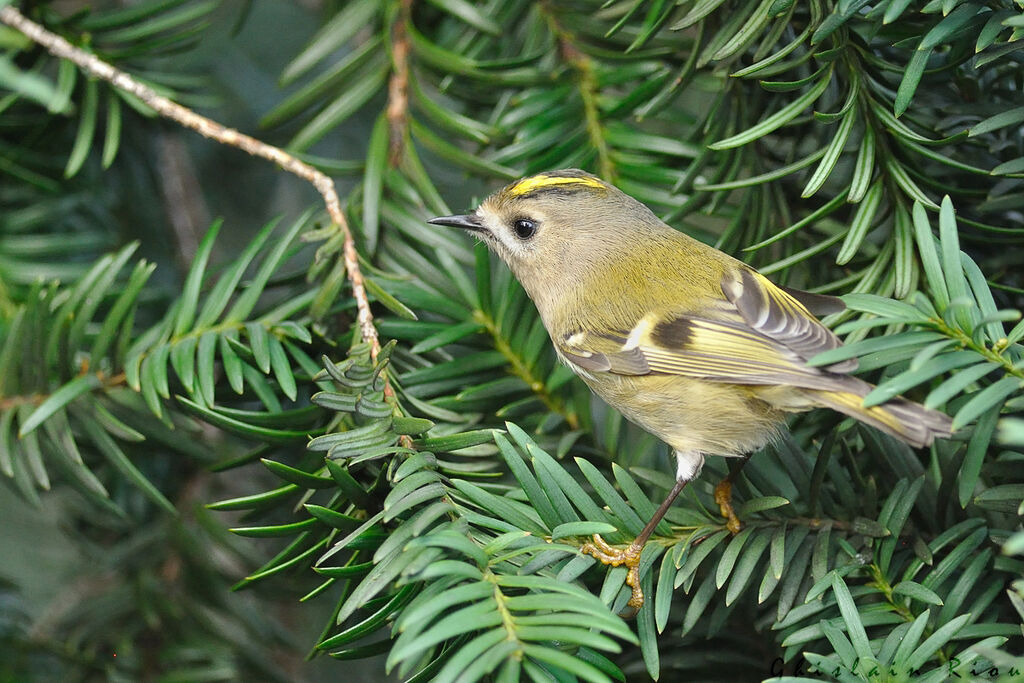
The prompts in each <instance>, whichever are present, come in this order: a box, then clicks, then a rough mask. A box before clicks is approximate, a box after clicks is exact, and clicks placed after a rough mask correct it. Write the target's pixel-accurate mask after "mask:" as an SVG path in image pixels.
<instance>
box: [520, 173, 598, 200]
mask: <svg viewBox="0 0 1024 683" xmlns="http://www.w3.org/2000/svg"><path fill="white" fill-rule="evenodd" d="M556 185H587V186H588V187H596V188H599V189H604V184H603V183H602V182H601V181H600V180H598V179H597V178H567V177H565V176H543V175H538V176H533V177H532V178H525V179H523V180H520V181H519V182H518V183H516V184H515V185H513V186H512V187H511V188H509V190H508V194H509V196H512V197H519V196H521V195H524V194H527V193H529V192H534V191H536V190H540V189H542V188H545V187H554V186H556Z"/></svg>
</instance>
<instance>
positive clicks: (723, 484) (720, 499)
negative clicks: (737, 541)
mask: <svg viewBox="0 0 1024 683" xmlns="http://www.w3.org/2000/svg"><path fill="white" fill-rule="evenodd" d="M715 502H716V503H718V509H719V511H720V512H721V513H722V516H723V517H725V520H726V521H725V528H726V529H728V530H729V531H731V532H732V533H734V534H738V533H739V532H740V529H742V528H743V524H742V523H740V518H739V517H737V516H736V511H735V510H733V509H732V482H731V481H729V478H728V477H726V478H725V479H723V480H722V481H720V482H718V486H716V487H715Z"/></svg>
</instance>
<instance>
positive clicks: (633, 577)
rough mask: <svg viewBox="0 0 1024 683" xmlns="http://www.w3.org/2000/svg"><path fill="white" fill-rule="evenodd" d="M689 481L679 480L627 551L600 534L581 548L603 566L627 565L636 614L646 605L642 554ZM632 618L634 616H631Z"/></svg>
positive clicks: (627, 581)
mask: <svg viewBox="0 0 1024 683" xmlns="http://www.w3.org/2000/svg"><path fill="white" fill-rule="evenodd" d="M689 481H690V480H689V479H681V480H680V479H677V480H676V483H675V486H673V487H672V490H671V491H669V492H668V496H667V497H666V498H665V500H664V502H662V504H661V505H660V506H658V509H657V510H655V512H654V516H653V517H651V521H649V522H647V526H645V527H644V528H643V530H642V531H641V532H640V535H639V536H637V537H636V538H635V539H634V540H633V542H632V543H630V544H629V546H628V547H627V548H626V549H625V550H619V549H618V548H613V547H612V546H610V545H608V543H606V542H605V540H604V539H603V538H601V536H600V534H594V542H593V543H584V544H583V546H582V547H580V552H583V553H586V554H587V555H592V556H594V557H596V558H597V559H598V560H599V561H600V562H601V563H602V564H607V565H611V566H612V567H618V566H619V565H626V567H628V568H629V572H628V573H627V574H626V585H627V586H629V587H630V589H631V590H632V591H633V594H632V595H631V596H630V598H629V602H627V603H626V605H627V606H628V607H630V608H631V609H632V610H633V612H632V614H636V612H637V611H638V610H639V609H640V607H641V606H642V605H643V604H644V592H643V591H642V590H641V589H640V553H641V552H643V549H644V546H645V545H647V539H649V538H650V537H651V534H653V533H654V528H655V527H657V526H658V523H659V522H661V519H662V517H664V516H665V513H666V512H668V509H669V507H670V506H671V505H672V501H674V500H675V499H676V496H678V495H679V492H680V491H682V490H683V487H684V486H686V484H687V483H689ZM630 616H632V615H630Z"/></svg>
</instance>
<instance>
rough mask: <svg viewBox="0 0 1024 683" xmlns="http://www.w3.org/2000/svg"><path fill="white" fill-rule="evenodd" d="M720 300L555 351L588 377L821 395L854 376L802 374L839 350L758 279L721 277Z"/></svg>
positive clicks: (584, 337)
mask: <svg viewBox="0 0 1024 683" xmlns="http://www.w3.org/2000/svg"><path fill="white" fill-rule="evenodd" d="M722 295H723V298H722V299H721V300H719V301H717V302H716V305H715V306H712V307H709V308H708V309H706V310H704V311H702V312H701V313H700V314H689V313H669V314H654V313H652V314H650V315H648V316H646V317H644V318H643V319H641V320H640V321H638V322H637V324H636V325H635V326H634V327H633V328H632V329H631V330H602V331H577V332H574V333H572V334H569V335H566V336H565V337H564V338H562V339H560V340H556V345H557V347H558V350H559V352H560V353H561V354H562V356H563V357H564V358H565V359H566V360H567V361H569V362H570V363H572V364H574V365H576V366H578V367H579V368H580V369H582V370H584V371H586V372H590V373H595V372H608V373H613V374H618V375H647V374H661V375H681V376H686V377H693V378H697V379H705V380H710V381H717V382H729V383H734V384H787V385H792V386H801V387H806V388H813V389H825V388H830V387H832V386H833V385H834V383H835V376H834V374H833V373H844V372H850V371H851V370H853V369H855V368H856V361H844V362H842V363H836V364H834V365H831V366H828V367H827V368H814V367H809V366H808V365H807V362H806V361H807V360H808V359H810V358H812V357H813V356H815V355H817V354H818V353H821V352H822V351H827V350H829V349H834V348H836V347H837V346H839V345H840V344H841V342H840V341H839V339H838V338H837V337H836V336H835V335H834V334H832V332H831V331H829V330H828V328H826V327H825V326H824V325H822V324H821V323H820V322H818V320H817V319H815V318H814V316H813V315H811V313H810V312H809V311H808V309H807V307H806V306H805V305H804V304H802V303H801V302H800V301H799V300H798V299H797V298H796V297H794V296H793V295H792V294H789V293H788V292H786V291H784V290H782V289H781V288H779V287H776V286H775V285H773V284H772V283H771V282H770V281H769V280H768V279H766V278H765V277H763V276H762V275H759V274H758V273H756V272H754V271H751V270H748V269H746V268H743V269H741V270H739V271H738V272H734V273H730V274H727V275H726V276H725V277H724V278H723V280H722ZM812 296H817V295H812ZM822 299H825V297H822ZM829 299H831V297H829ZM819 303H821V304H824V303H831V302H828V301H823V302H819ZM832 305H833V307H834V304H832Z"/></svg>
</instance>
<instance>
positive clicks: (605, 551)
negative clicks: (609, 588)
mask: <svg viewBox="0 0 1024 683" xmlns="http://www.w3.org/2000/svg"><path fill="white" fill-rule="evenodd" d="M643 549H644V547H643V545H637V543H636V542H635V541H634V542H633V543H630V544H629V546H628V547H627V548H626V549H625V550H620V549H618V548H613V547H612V546H610V545H608V543H607V542H605V540H604V539H603V538H601V535H600V534H594V542H593V543H584V544H583V545H582V546H581V547H580V552H583V553H586V554H587V555H591V556H593V557H596V558H597V559H598V561H599V562H601V563H602V564H607V565H610V566H612V567H618V566H620V565H625V566H626V567H627V568H628V569H629V572H627V573H626V585H627V586H629V588H630V590H632V592H633V594H632V595H631V596H630V598H629V602H627V603H626V605H627V606H628V607H629V608H630V609H632V610H633V614H636V612H637V611H638V610H639V609H640V607H642V606H643V604H644V592H643V591H642V590H640V553H641V552H642V551H643Z"/></svg>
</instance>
